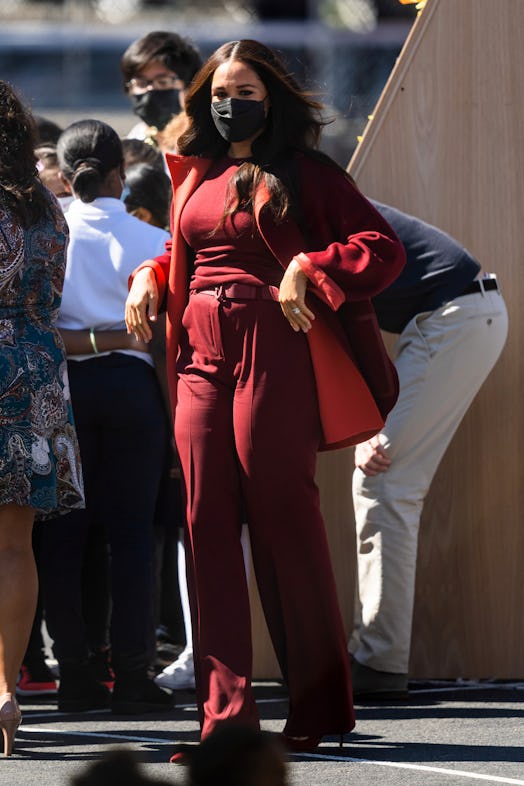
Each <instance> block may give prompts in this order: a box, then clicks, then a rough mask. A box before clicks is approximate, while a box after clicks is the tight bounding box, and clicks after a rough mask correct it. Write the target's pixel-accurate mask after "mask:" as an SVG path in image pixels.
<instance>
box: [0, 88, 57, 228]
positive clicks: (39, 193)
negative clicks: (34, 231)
mask: <svg viewBox="0 0 524 786" xmlns="http://www.w3.org/2000/svg"><path fill="white" fill-rule="evenodd" d="M35 141H36V128H35V124H34V121H33V117H32V115H31V113H30V112H29V110H28V109H26V108H25V107H24V106H23V104H22V102H21V101H20V99H19V98H18V96H17V95H16V93H15V91H14V90H13V88H12V87H11V85H9V84H8V83H7V82H4V81H3V80H1V79H0V192H1V193H2V197H3V201H4V202H5V204H6V206H7V208H8V209H9V210H10V211H12V212H13V213H14V214H15V215H16V216H17V217H18V219H19V221H20V222H21V224H22V226H24V227H25V228H27V227H30V226H32V225H33V224H36V223H37V222H38V221H40V220H41V219H43V218H44V217H45V216H46V214H47V210H48V200H47V198H46V195H45V191H44V188H43V186H42V184H41V183H40V180H39V179H38V172H37V169H36V156H35V154H34V148H35Z"/></svg>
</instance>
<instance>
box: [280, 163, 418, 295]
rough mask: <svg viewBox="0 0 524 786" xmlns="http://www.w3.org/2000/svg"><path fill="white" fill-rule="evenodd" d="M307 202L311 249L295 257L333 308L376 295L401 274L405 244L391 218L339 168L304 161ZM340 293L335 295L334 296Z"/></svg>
mask: <svg viewBox="0 0 524 786" xmlns="http://www.w3.org/2000/svg"><path fill="white" fill-rule="evenodd" d="M302 200H303V202H302V204H303V210H304V222H305V226H307V227H308V244H310V248H308V249H304V250H303V251H302V252H299V253H298V254H295V256H294V259H296V261H297V262H298V263H299V264H300V266H301V268H302V270H303V271H304V273H305V274H306V275H307V277H308V278H309V279H310V281H311V283H312V284H314V286H315V287H316V288H317V289H319V290H320V291H321V292H324V293H325V294H326V295H329V297H328V298H327V299H328V301H331V304H332V308H338V307H339V306H340V305H341V303H342V302H343V301H344V300H346V301H355V300H363V299H368V298H371V297H373V296H375V295H377V294H378V293H379V292H381V291H382V290H383V289H385V288H386V287H387V286H389V284H391V282H392V281H394V279H395V278H396V277H397V276H398V275H399V273H400V271H401V270H402V268H403V266H404V263H405V252H404V248H403V246H402V243H401V242H400V240H399V239H398V238H397V236H396V235H395V233H394V231H393V229H392V228H391V227H390V226H389V224H388V223H387V221H386V220H385V219H384V218H383V217H382V216H381V215H380V214H379V213H378V211H377V210H375V208H374V207H373V205H371V204H370V202H368V200H367V199H366V198H365V197H364V196H363V195H362V194H361V193H360V191H359V190H358V189H357V188H356V187H355V186H354V185H353V184H352V183H351V182H350V181H349V180H348V179H347V178H346V177H345V175H344V173H343V172H340V171H339V170H337V169H336V168H335V167H331V166H329V165H325V164H320V163H318V162H316V161H314V162H313V161H309V162H307V163H306V164H305V165H303V172H302ZM334 293H335V297H334Z"/></svg>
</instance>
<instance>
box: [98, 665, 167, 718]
mask: <svg viewBox="0 0 524 786" xmlns="http://www.w3.org/2000/svg"><path fill="white" fill-rule="evenodd" d="M174 706H175V700H174V697H173V695H172V694H171V693H167V691H165V690H163V689H162V688H159V687H158V686H157V685H155V683H154V682H153V680H152V679H151V678H150V677H149V676H148V675H147V672H145V671H143V670H142V671H140V672H128V673H125V672H124V673H118V672H117V675H116V678H115V687H114V688H113V700H112V702H111V711H112V712H113V713H114V714H115V715H142V714H143V713H147V712H167V711H168V710H171V709H173V707H174Z"/></svg>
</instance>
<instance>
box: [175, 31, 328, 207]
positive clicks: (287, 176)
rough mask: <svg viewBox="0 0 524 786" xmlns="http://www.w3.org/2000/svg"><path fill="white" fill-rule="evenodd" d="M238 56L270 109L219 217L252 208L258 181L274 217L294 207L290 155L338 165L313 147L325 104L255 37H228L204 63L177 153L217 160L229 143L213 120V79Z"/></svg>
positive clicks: (193, 88) (192, 89)
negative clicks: (257, 82)
mask: <svg viewBox="0 0 524 786" xmlns="http://www.w3.org/2000/svg"><path fill="white" fill-rule="evenodd" d="M231 60H239V61H241V62H242V63H244V64H245V65H247V66H249V67H250V68H252V69H253V71H255V73H256V74H257V75H258V77H259V78H260V79H261V81H262V82H263V83H264V86H265V88H266V89H267V92H268V95H269V100H270V110H269V114H268V117H267V122H266V126H265V128H264V131H263V132H262V134H261V135H260V136H258V137H257V138H256V139H255V140H254V142H253V144H252V152H253V160H252V161H248V162H245V163H243V164H242V165H241V166H240V167H239V168H238V170H237V171H236V173H235V174H234V175H233V177H232V179H231V182H230V184H229V189H228V199H227V200H226V209H225V212H224V216H223V219H224V220H225V218H226V217H227V216H228V215H230V214H232V213H234V212H235V211H236V210H238V209H242V210H247V211H251V212H252V210H253V197H254V194H255V192H256V190H257V188H258V186H259V185H260V184H264V185H265V187H266V188H267V189H268V191H269V193H270V202H269V205H270V208H271V210H272V212H273V215H274V216H275V218H276V219H277V220H280V219H283V218H284V217H285V216H286V215H287V213H288V211H289V210H290V209H291V210H293V209H295V208H296V206H297V202H298V200H297V197H296V191H297V182H296V173H295V167H294V153H297V152H303V153H306V154H309V155H314V156H315V157H317V158H321V159H323V160H325V161H326V162H329V163H331V164H332V165H333V166H337V164H335V162H334V161H332V159H330V158H329V157H328V156H326V155H324V154H323V153H320V152H319V151H318V150H317V146H318V143H319V140H320V134H321V131H322V127H323V126H324V125H325V124H326V122H327V121H326V120H324V119H323V117H322V111H323V106H322V104H320V103H319V102H318V101H316V100H315V99H314V98H313V96H312V94H310V93H308V92H306V91H305V90H303V89H302V88H301V87H300V85H299V84H298V82H297V81H296V79H295V77H294V76H293V74H291V73H290V72H289V71H288V70H287V68H286V66H285V65H284V63H283V61H282V60H281V59H280V57H279V55H278V54H277V53H276V52H275V51H274V50H273V49H270V48H269V47H267V46H265V45H264V44H261V43H259V42H258V41H252V40H249V39H245V40H242V41H230V42H229V43H227V44H223V45H222V46H221V47H220V48H219V49H217V50H216V51H215V52H214V53H213V54H212V55H211V56H210V57H209V59H208V60H207V61H206V62H205V63H204V65H203V66H202V68H201V69H200V71H199V72H198V73H197V74H196V76H195V77H194V79H193V82H192V83H191V87H190V88H189V91H188V93H187V95H186V100H185V111H186V114H187V118H188V126H187V128H186V130H185V131H184V133H183V134H182V135H181V136H180V137H179V138H178V152H179V153H180V154H181V155H187V156H190V155H192V156H204V157H209V158H219V157H221V156H224V155H225V154H226V152H227V149H228V147H229V143H228V142H226V141H225V140H224V139H223V138H222V137H221V136H220V134H219V133H218V131H217V129H216V127H215V124H214V122H213V119H212V116H211V112H210V106H211V83H212V81H213V75H214V73H215V71H216V69H217V68H218V67H219V66H221V65H222V64H223V63H227V62H229V61H231Z"/></svg>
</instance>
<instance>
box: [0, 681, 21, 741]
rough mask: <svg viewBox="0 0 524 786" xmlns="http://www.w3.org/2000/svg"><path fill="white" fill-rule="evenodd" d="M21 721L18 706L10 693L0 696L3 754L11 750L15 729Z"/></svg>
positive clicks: (0, 727)
mask: <svg viewBox="0 0 524 786" xmlns="http://www.w3.org/2000/svg"><path fill="white" fill-rule="evenodd" d="M21 721H22V713H21V712H20V707H19V706H18V703H17V701H16V699H15V697H14V696H13V694H12V693H4V694H3V695H2V696H0V729H2V734H3V735H4V756H10V755H11V753H12V752H13V745H14V741H15V734H16V730H17V729H18V727H19V726H20V723H21Z"/></svg>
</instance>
